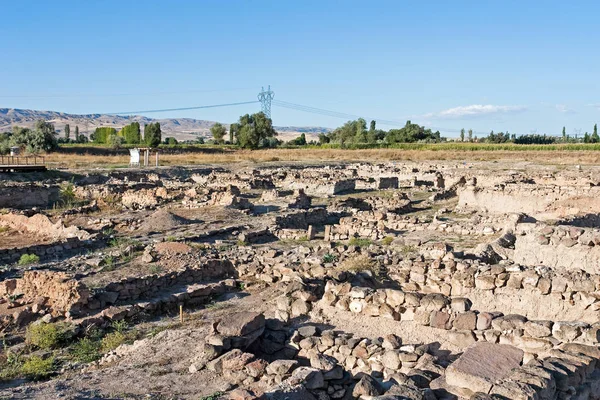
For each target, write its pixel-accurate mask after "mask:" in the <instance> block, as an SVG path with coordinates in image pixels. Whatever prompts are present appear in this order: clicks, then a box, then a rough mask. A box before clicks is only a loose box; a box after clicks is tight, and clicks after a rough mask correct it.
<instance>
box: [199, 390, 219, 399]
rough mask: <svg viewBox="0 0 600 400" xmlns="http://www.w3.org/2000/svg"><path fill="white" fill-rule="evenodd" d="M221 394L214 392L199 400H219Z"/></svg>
mask: <svg viewBox="0 0 600 400" xmlns="http://www.w3.org/2000/svg"><path fill="white" fill-rule="evenodd" d="M223 394H224V393H223V392H215V393H213V394H209V395H208V396H202V397H200V400H219V399H220V398H221V396H223Z"/></svg>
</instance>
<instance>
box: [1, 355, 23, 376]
mask: <svg viewBox="0 0 600 400" xmlns="http://www.w3.org/2000/svg"><path fill="white" fill-rule="evenodd" d="M22 367H23V359H22V355H21V353H15V352H12V351H7V352H6V353H5V354H0V380H11V379H15V378H16V377H18V376H19V374H20V373H21V368H22Z"/></svg>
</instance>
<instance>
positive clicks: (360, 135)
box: [354, 118, 367, 143]
mask: <svg viewBox="0 0 600 400" xmlns="http://www.w3.org/2000/svg"><path fill="white" fill-rule="evenodd" d="M356 122H357V123H356V125H355V126H356V135H355V138H354V142H355V143H367V121H365V120H364V119H363V118H359V119H358V120H357V121H356Z"/></svg>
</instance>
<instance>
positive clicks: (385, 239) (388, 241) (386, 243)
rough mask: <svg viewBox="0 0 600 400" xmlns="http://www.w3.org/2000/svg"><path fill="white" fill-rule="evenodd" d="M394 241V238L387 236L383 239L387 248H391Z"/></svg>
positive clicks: (382, 241)
mask: <svg viewBox="0 0 600 400" xmlns="http://www.w3.org/2000/svg"><path fill="white" fill-rule="evenodd" d="M393 241H394V237H393V236H386V237H384V238H383V239H381V243H383V244H384V245H385V246H389V245H390V244H392V242H393Z"/></svg>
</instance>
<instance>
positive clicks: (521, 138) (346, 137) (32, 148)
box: [0, 112, 600, 154]
mask: <svg viewBox="0 0 600 400" xmlns="http://www.w3.org/2000/svg"><path fill="white" fill-rule="evenodd" d="M210 132H211V134H212V137H213V141H214V143H216V144H226V143H227V144H231V145H237V146H238V147H240V148H245V149H259V148H273V147H278V146H293V147H297V146H307V145H313V146H325V145H337V146H339V147H341V148H353V147H356V146H360V147H363V146H364V147H370V146H373V147H385V146H388V145H393V144H395V143H439V142H444V141H447V140H448V139H447V138H444V137H442V136H441V135H440V132H439V131H435V132H433V131H432V130H431V129H428V128H425V127H424V126H421V125H418V124H415V123H412V122H411V121H407V122H406V124H405V125H404V126H403V127H402V128H399V129H390V130H388V131H385V130H381V129H377V124H376V121H371V122H370V124H369V125H368V127H367V122H366V121H365V120H364V119H362V118H359V119H357V120H353V121H348V122H346V123H344V124H343V125H342V126H340V127H338V128H336V129H334V130H333V131H331V132H329V133H321V134H319V136H318V140H316V141H315V140H313V141H307V139H306V135H305V134H304V133H302V134H300V136H298V137H296V138H295V139H292V140H290V141H288V142H285V143H284V142H283V141H281V140H278V139H277V136H278V135H277V132H276V131H275V128H274V127H273V121H272V120H271V119H270V118H268V117H267V116H266V115H265V114H264V113H262V112H259V113H255V114H245V115H242V116H241V117H240V118H239V119H238V121H237V122H235V123H232V124H230V125H229V130H228V129H227V127H226V126H225V125H223V124H220V123H215V124H214V125H213V126H212V127H211V128H210ZM200 139H202V138H200ZM227 139H228V140H227ZM89 140H90V141H92V142H93V143H96V144H107V145H110V146H112V147H114V148H118V147H120V146H122V145H124V144H126V145H144V146H148V147H157V146H158V145H160V144H161V143H164V144H168V145H174V144H177V143H178V142H177V140H176V139H175V138H173V137H167V138H165V139H164V142H162V132H161V127H160V123H159V122H154V123H149V124H146V125H144V128H143V135H142V129H141V126H140V123H139V122H133V123H131V124H129V125H126V126H124V127H123V128H121V129H120V130H117V129H116V128H113V127H98V128H96V129H95V130H94V132H93V133H92V134H91V135H90V138H89ZM456 140H459V141H461V142H471V143H500V144H501V143H514V144H554V143H600V136H599V135H598V126H597V124H595V125H594V128H593V131H592V133H591V134H590V133H588V132H586V133H585V134H584V135H583V136H582V137H579V136H577V135H576V136H575V137H573V136H570V135H567V133H566V128H565V127H563V129H562V135H561V136H550V135H545V134H544V135H541V134H527V135H516V134H514V133H512V134H511V133H509V132H498V133H495V132H494V131H491V132H490V133H489V134H488V135H487V136H484V137H481V138H478V137H477V135H474V134H473V130H472V129H469V130H468V131H467V130H465V129H461V131H460V136H459V138H458V139H456ZM86 142H88V138H87V137H86V136H85V135H83V134H81V133H80V132H79V126H75V129H74V134H73V137H71V127H70V125H69V124H66V125H65V127H64V137H60V138H59V137H58V134H57V132H56V130H55V128H54V125H53V124H51V123H50V122H47V121H44V120H38V121H36V123H35V125H34V127H33V128H23V127H18V126H15V127H13V130H12V132H4V133H0V154H5V153H7V152H8V151H9V150H10V147H12V146H17V147H21V148H24V149H25V150H26V151H27V152H29V153H39V152H42V151H52V150H55V149H56V148H57V147H58V146H59V145H60V144H64V143H86ZM197 143H200V141H198V142H197ZM201 143H204V141H203V139H202V141H201Z"/></svg>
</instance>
